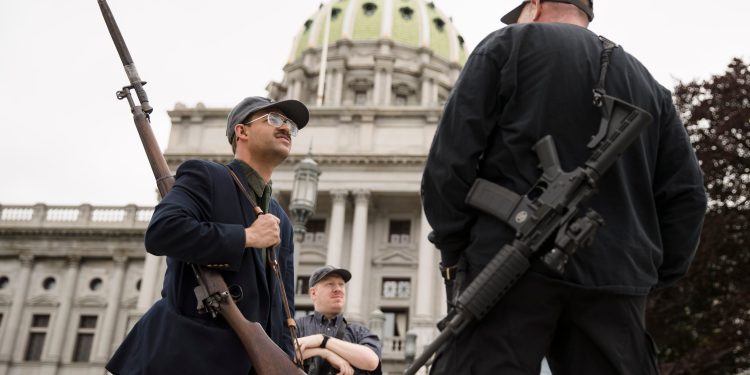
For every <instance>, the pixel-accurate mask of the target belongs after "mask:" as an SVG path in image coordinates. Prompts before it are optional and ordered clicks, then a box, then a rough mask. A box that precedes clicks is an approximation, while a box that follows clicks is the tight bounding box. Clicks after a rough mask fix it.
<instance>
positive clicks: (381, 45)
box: [0, 0, 467, 375]
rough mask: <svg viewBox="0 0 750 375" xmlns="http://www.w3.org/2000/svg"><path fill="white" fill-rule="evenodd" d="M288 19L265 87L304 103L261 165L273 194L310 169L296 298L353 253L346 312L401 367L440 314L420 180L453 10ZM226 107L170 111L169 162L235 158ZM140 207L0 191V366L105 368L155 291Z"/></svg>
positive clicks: (327, 13)
mask: <svg viewBox="0 0 750 375" xmlns="http://www.w3.org/2000/svg"><path fill="white" fill-rule="evenodd" d="M296 22H298V24H299V30H300V31H299V32H298V34H297V35H296V37H295V38H294V40H293V41H290V42H291V45H290V47H289V48H290V54H289V59H288V62H287V63H286V65H285V66H283V67H280V68H283V71H284V75H283V79H281V80H280V82H270V83H269V84H268V86H267V95H268V97H270V98H272V99H275V100H282V99H297V100H300V101H302V102H304V103H305V104H307V105H308V107H309V108H310V116H311V117H310V122H309V125H308V126H307V127H306V128H305V129H304V130H303V131H302V132H300V134H299V135H298V136H297V137H296V138H295V139H294V146H293V148H292V153H291V155H290V157H289V158H288V160H287V161H286V162H285V163H284V164H283V165H281V166H280V167H279V168H277V170H276V171H275V172H274V174H273V187H274V194H275V197H276V199H277V200H278V201H279V202H280V203H281V205H282V206H283V207H285V208H286V207H288V206H289V204H290V203H291V202H290V201H291V192H292V188H293V183H294V179H295V167H296V166H298V165H299V164H300V163H308V164H310V163H312V164H316V165H317V168H318V169H319V170H320V171H321V174H320V176H319V184H318V190H317V202H316V207H315V211H314V213H313V214H312V215H311V216H310V217H309V218H307V221H306V223H305V227H306V232H305V233H304V235H301V236H299V237H298V241H297V242H298V243H297V244H296V255H297V259H296V262H297V263H298V266H297V269H296V279H297V284H296V310H297V314H298V315H302V314H306V313H309V312H311V311H312V302H311V300H310V298H309V297H308V295H307V287H308V285H307V280H308V278H309V276H310V274H311V273H312V271H313V270H314V269H315V268H317V267H319V266H322V265H325V264H332V265H336V266H340V267H344V268H347V269H349V270H350V271H351V272H352V275H353V277H352V279H351V281H350V282H349V283H348V284H347V306H346V310H345V316H346V317H347V319H348V320H349V321H350V322H352V321H354V322H361V323H363V324H368V325H370V327H371V328H372V329H373V331H375V332H376V333H377V334H378V335H379V336H380V337H381V340H382V343H383V372H384V374H386V373H387V374H396V373H401V372H402V371H403V369H404V368H405V366H406V364H407V361H408V360H409V359H410V358H412V356H413V355H414V354H415V353H414V352H416V354H418V353H419V352H420V351H421V350H422V348H423V347H424V346H425V345H426V344H428V343H429V342H430V341H431V340H432V338H433V337H435V335H436V334H437V330H436V328H435V323H436V322H437V320H439V319H440V318H441V317H442V316H444V315H445V292H444V289H443V283H442V279H441V277H440V275H439V272H438V267H437V265H438V260H439V254H438V252H437V251H436V249H435V247H434V246H433V245H432V244H431V243H430V242H429V241H427V234H428V233H429V232H430V230H431V229H430V227H429V224H428V223H427V221H426V219H425V217H424V213H423V210H422V207H421V202H420V196H419V190H420V181H421V176H422V169H423V168H424V165H425V159H426V155H427V152H428V150H429V148H430V144H431V142H432V138H433V134H434V132H435V129H436V127H437V124H438V121H439V119H440V116H441V113H442V107H443V105H444V103H445V101H446V99H447V97H448V95H449V93H450V90H451V88H452V87H453V84H454V83H455V81H456V79H457V78H458V76H459V73H460V71H461V68H462V65H463V63H464V62H465V61H466V58H467V51H466V48H465V47H464V42H463V38H462V37H461V35H460V33H459V32H458V31H457V30H456V28H455V27H454V26H453V24H452V21H451V19H450V17H449V16H448V15H446V14H444V13H442V12H441V11H440V9H437V8H436V7H435V5H434V3H432V2H429V1H425V0H330V1H329V2H327V3H324V4H322V5H321V7H320V8H319V9H318V10H317V12H315V13H314V14H311V15H310V17H309V18H308V19H302V20H297V21H296ZM229 110H230V108H212V107H207V106H205V105H202V104H198V105H196V106H195V107H188V106H185V105H182V104H176V105H175V107H174V108H173V109H172V110H170V111H169V116H170V118H171V123H172V127H171V131H170V136H169V143H168V144H167V145H166V147H165V149H164V151H165V157H166V159H167V162H168V164H169V166H170V168H171V169H172V171H174V170H176V169H177V167H178V166H179V165H180V164H181V163H182V162H184V161H185V160H188V159H194V158H198V159H208V160H213V161H216V162H220V163H227V162H229V161H230V160H231V158H232V156H231V155H230V151H231V149H230V147H229V145H228V144H227V142H226V136H225V135H224V134H225V129H226V117H227V114H228V113H229ZM310 159H312V160H310ZM144 168H146V166H145V165H144ZM152 213H153V207H139V206H134V205H128V206H120V207H103V206H91V205H85V204H84V205H80V206H49V205H45V204H43V203H39V204H36V205H34V206H19V205H2V206H0V375H6V374H9V375H25V374H48V375H54V374H60V375H67V374H98V375H101V374H104V373H105V370H104V369H103V367H104V364H105V363H106V361H107V360H108V359H109V357H110V356H111V354H112V352H113V351H114V350H115V349H116V348H117V346H118V345H119V344H120V342H121V341H122V340H123V338H124V337H125V335H126V333H127V332H128V330H129V329H130V328H131V327H132V326H133V324H134V323H135V322H136V321H137V320H138V318H139V316H140V315H141V314H143V312H144V311H145V310H146V309H147V308H148V307H149V306H150V305H151V304H152V303H153V302H154V301H155V300H156V299H157V298H160V294H159V293H160V291H161V283H162V281H163V275H164V271H165V268H166V263H165V260H164V259H163V258H160V257H155V256H152V255H147V254H146V251H145V248H144V246H143V235H144V231H145V228H146V226H147V224H148V221H149V219H150V216H151V214H152ZM292 216H293V215H291V213H290V217H292ZM407 338H409V339H407ZM412 344H413V345H412Z"/></svg>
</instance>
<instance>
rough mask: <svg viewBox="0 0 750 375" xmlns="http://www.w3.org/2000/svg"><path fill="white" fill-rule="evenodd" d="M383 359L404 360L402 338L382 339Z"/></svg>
mask: <svg viewBox="0 0 750 375" xmlns="http://www.w3.org/2000/svg"><path fill="white" fill-rule="evenodd" d="M382 344H383V357H388V358H398V359H402V358H404V346H405V345H404V344H405V342H404V338H403V337H384V338H383V341H382Z"/></svg>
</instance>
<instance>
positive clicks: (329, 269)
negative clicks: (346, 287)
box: [309, 266, 352, 288]
mask: <svg viewBox="0 0 750 375" xmlns="http://www.w3.org/2000/svg"><path fill="white" fill-rule="evenodd" d="M328 275H339V276H341V278H342V279H344V282H347V281H349V280H350V279H351V278H352V274H351V272H349V271H347V270H345V269H343V268H336V267H334V266H323V267H320V268H318V269H317V270H315V272H313V274H312V276H310V285H309V287H311V288H312V287H313V286H314V285H315V284H317V283H318V281H320V280H323V279H325V278H326V276H328Z"/></svg>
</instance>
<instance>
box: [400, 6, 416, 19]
mask: <svg viewBox="0 0 750 375" xmlns="http://www.w3.org/2000/svg"><path fill="white" fill-rule="evenodd" d="M398 11H399V13H401V18H403V19H405V20H410V19H411V18H412V17H413V16H414V9H411V8H409V7H401V8H400V9H399V10H398Z"/></svg>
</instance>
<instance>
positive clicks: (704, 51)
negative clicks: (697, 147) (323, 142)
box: [0, 0, 750, 205]
mask: <svg viewBox="0 0 750 375" xmlns="http://www.w3.org/2000/svg"><path fill="white" fill-rule="evenodd" d="M319 4H320V2H319V1H313V0H273V1H260V0H244V1H239V0H216V1H205V0H204V1H196V0H180V1H166V0H110V1H109V5H110V7H111V8H112V11H113V13H114V15H115V18H116V19H117V22H118V24H119V26H120V29H121V30H122V33H123V36H124V38H125V41H126V42H127V44H128V46H129V48H130V52H131V55H132V57H133V59H134V61H135V64H136V66H137V68H138V71H139V73H140V76H141V78H142V79H144V80H146V81H148V82H149V83H148V85H146V91H147V93H148V94H149V99H150V101H151V104H152V105H153V107H154V108H155V110H154V114H153V116H152V125H153V128H154V131H155V133H156V135H157V138H158V140H159V143H160V144H161V146H162V147H165V146H166V143H167V139H168V136H169V127H170V122H169V118H168V117H167V114H166V111H167V110H170V109H172V108H174V105H175V104H176V103H178V102H181V103H184V104H187V105H189V106H194V105H195V104H196V103H198V102H203V103H205V104H206V105H207V106H211V107H231V106H233V105H234V104H236V102H238V101H239V100H240V99H241V98H243V97H245V96H248V95H258V94H265V87H266V85H267V84H268V82H269V81H271V80H275V81H278V80H280V79H281V78H282V67H283V66H284V64H285V63H286V61H287V58H288V55H289V51H290V49H291V44H292V39H293V36H294V35H295V34H296V33H297V32H298V31H299V30H300V28H301V27H302V24H303V23H304V22H305V20H306V19H307V18H308V17H309V16H311V15H312V14H313V13H314V12H315V11H316V9H317V8H318V6H319ZM435 4H436V6H437V7H438V8H439V9H441V10H442V11H443V12H445V13H446V14H448V15H450V16H452V17H453V22H454V24H455V25H456V27H457V29H458V31H459V32H460V34H462V35H463V36H464V39H465V40H466V42H467V45H468V46H469V47H470V48H471V47H473V46H475V45H476V44H477V43H478V42H479V41H480V40H481V39H482V38H483V37H484V36H485V35H486V34H488V33H489V32H491V31H493V30H495V29H497V28H499V27H501V26H502V25H501V24H500V21H499V19H500V17H501V16H502V15H503V14H504V13H505V12H507V11H508V10H510V9H511V8H513V7H515V6H516V5H517V4H518V1H505V0H435ZM595 5H596V8H595V11H596V19H595V20H594V22H593V23H592V24H591V27H590V28H591V29H592V30H593V31H594V32H596V33H599V34H602V35H605V36H607V37H608V38H610V39H612V40H614V41H615V42H617V43H619V44H621V45H622V46H623V47H624V48H625V49H626V50H627V51H629V52H630V53H632V54H633V55H635V56H636V57H638V58H639V59H640V60H641V61H642V62H643V63H644V64H645V65H646V67H648V68H649V69H650V70H651V72H652V74H653V75H654V76H655V77H656V79H657V80H658V81H659V82H661V83H662V84H663V85H664V86H666V87H668V88H670V89H671V88H673V87H674V84H675V82H676V81H677V80H681V81H687V80H693V79H696V78H698V79H705V78H708V77H709V76H710V75H711V74H717V73H721V72H723V71H724V69H725V67H726V66H727V65H728V64H729V62H730V60H731V59H732V58H733V57H743V58H745V59H748V58H750V42H749V41H748V38H749V37H750V26H749V25H750V23H748V22H747V15H748V14H750V2H748V1H747V0H716V1H684V0H682V1H678V0H658V1H657V0H627V1H625V0H618V1H614V0H597V1H596V2H595ZM125 84H127V78H126V76H125V73H124V71H123V68H122V65H121V63H120V60H119V57H118V55H117V53H116V51H115V48H114V46H113V44H112V41H111V39H110V36H109V34H108V32H107V29H106V26H105V25H104V21H103V19H102V16H101V13H100V11H99V7H98V4H97V2H96V1H94V0H74V1H60V0H0V205H11V204H34V203H37V202H43V203H47V204H50V205H61V204H64V205H78V204H81V203H91V204H95V205H125V204H129V203H134V204H138V205H153V204H155V203H156V193H155V184H154V181H153V175H152V173H151V170H150V167H149V166H148V162H147V160H146V157H145V155H144V153H143V149H142V146H141V143H140V140H139V139H138V136H137V132H136V130H135V128H134V126H133V122H132V117H131V115H130V111H129V107H128V105H127V104H126V103H125V102H124V101H119V100H117V99H116V98H115V94H114V93H115V91H116V90H118V89H119V88H121V87H122V86H124V85H125ZM321 177H323V176H321Z"/></svg>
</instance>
